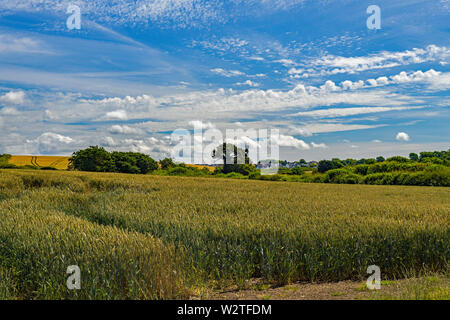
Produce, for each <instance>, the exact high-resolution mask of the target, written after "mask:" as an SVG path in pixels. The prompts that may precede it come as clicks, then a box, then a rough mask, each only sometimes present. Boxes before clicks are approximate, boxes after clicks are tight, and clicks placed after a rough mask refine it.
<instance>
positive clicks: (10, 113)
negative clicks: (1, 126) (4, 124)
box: [0, 108, 20, 116]
mask: <svg viewBox="0 0 450 320" xmlns="http://www.w3.org/2000/svg"><path fill="white" fill-rule="evenodd" d="M0 114H2V115H5V116H16V115H19V114H20V112H19V111H17V109H16V108H3V109H0Z"/></svg>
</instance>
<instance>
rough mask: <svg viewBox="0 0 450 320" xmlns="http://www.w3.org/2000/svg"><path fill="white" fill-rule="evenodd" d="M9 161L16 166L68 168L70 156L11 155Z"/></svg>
mask: <svg viewBox="0 0 450 320" xmlns="http://www.w3.org/2000/svg"><path fill="white" fill-rule="evenodd" d="M8 163H11V164H15V165H16V166H25V165H29V166H34V167H53V168H56V169H59V170H66V169H67V167H68V166H69V157H58V156H55V157H53V156H11V159H9V161H8Z"/></svg>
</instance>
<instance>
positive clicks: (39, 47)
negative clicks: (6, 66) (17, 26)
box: [0, 34, 50, 54]
mask: <svg viewBox="0 0 450 320" xmlns="http://www.w3.org/2000/svg"><path fill="white" fill-rule="evenodd" d="M43 47H44V44H43V43H41V42H40V41H38V40H36V39H32V38H29V37H21V36H15V35H11V34H0V53H5V52H8V53H40V54H43V53H50V52H49V51H48V50H45V49H43Z"/></svg>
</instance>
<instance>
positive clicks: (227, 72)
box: [211, 68, 245, 78]
mask: <svg viewBox="0 0 450 320" xmlns="http://www.w3.org/2000/svg"><path fill="white" fill-rule="evenodd" d="M211 72H214V73H217V74H220V75H221V76H224V77H227V78H230V77H236V76H243V75H245V73H243V72H241V71H239V70H225V69H222V68H215V69H211Z"/></svg>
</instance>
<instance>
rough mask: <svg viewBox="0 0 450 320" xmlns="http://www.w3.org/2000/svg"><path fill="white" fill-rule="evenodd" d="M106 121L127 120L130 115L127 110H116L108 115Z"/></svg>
mask: <svg viewBox="0 0 450 320" xmlns="http://www.w3.org/2000/svg"><path fill="white" fill-rule="evenodd" d="M106 119H108V120H127V119H128V114H127V112H126V111H125V110H116V111H110V112H108V113H106Z"/></svg>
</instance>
